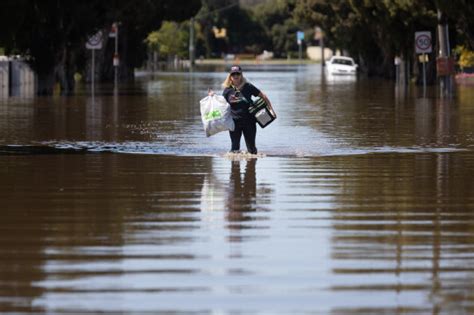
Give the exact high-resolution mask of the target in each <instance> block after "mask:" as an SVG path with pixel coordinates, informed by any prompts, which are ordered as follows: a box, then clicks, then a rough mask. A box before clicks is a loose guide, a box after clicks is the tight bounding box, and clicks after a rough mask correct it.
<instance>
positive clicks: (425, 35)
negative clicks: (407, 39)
mask: <svg viewBox="0 0 474 315" xmlns="http://www.w3.org/2000/svg"><path fill="white" fill-rule="evenodd" d="M431 50H432V44H431V32H429V31H424V32H415V52H416V53H417V54H429V53H431Z"/></svg>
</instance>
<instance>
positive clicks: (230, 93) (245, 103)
mask: <svg viewBox="0 0 474 315" xmlns="http://www.w3.org/2000/svg"><path fill="white" fill-rule="evenodd" d="M222 86H223V87H224V92H223V93H222V94H223V95H224V97H225V99H226V100H227V102H228V103H229V104H230V109H231V113H232V118H233V119H234V123H235V129H234V131H229V134H230V140H231V141H232V147H231V149H230V151H231V152H239V150H240V138H241V137H242V133H243V134H244V139H245V144H246V145H247V151H248V152H249V153H251V154H257V147H256V146H255V137H256V136H257V121H256V120H255V117H254V116H253V115H252V114H250V113H249V107H250V106H251V105H252V96H259V97H261V98H263V99H264V100H265V102H267V104H269V105H270V106H271V103H270V101H269V100H268V98H267V96H266V95H265V94H263V93H262V92H261V91H260V90H259V89H258V88H256V87H255V86H254V85H253V84H251V83H249V82H247V80H246V79H245V78H244V76H243V75H242V68H241V67H240V66H232V67H231V68H230V71H229V74H228V75H227V78H226V79H225V81H224V83H222Z"/></svg>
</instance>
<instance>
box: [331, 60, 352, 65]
mask: <svg viewBox="0 0 474 315" xmlns="http://www.w3.org/2000/svg"><path fill="white" fill-rule="evenodd" d="M332 63H335V64H338V65H347V66H352V60H348V59H334V60H333V61H332Z"/></svg>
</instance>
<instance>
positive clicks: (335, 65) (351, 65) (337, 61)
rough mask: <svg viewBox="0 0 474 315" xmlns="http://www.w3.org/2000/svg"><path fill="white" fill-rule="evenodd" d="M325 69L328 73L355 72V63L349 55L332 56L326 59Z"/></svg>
mask: <svg viewBox="0 0 474 315" xmlns="http://www.w3.org/2000/svg"><path fill="white" fill-rule="evenodd" d="M326 69H327V71H328V73H329V74H356V73H357V64H356V63H355V62H354V59H352V58H351V57H344V56H333V57H331V59H329V61H326Z"/></svg>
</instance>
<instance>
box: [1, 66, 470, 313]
mask: <svg viewBox="0 0 474 315" xmlns="http://www.w3.org/2000/svg"><path fill="white" fill-rule="evenodd" d="M243 68H244V74H245V75H246V76H247V78H248V79H249V81H250V82H252V83H254V84H255V85H256V86H257V87H259V88H260V89H262V90H263V91H264V92H265V93H266V94H267V95H268V96H269V98H270V99H271V100H272V103H273V107H274V108H275V110H276V112H277V114H278V119H277V120H276V121H275V122H274V123H272V124H271V125H270V126H268V127H267V128H265V129H260V128H259V129H258V131H257V147H258V149H259V152H261V153H262V154H264V155H265V156H263V157H260V158H258V159H249V160H245V159H241V160H230V159H228V158H226V157H225V156H224V155H225V153H226V152H227V151H228V150H229V149H230V139H229V136H228V134H226V133H221V134H218V135H216V136H213V137H210V138H206V136H205V133H204V130H203V127H202V122H201V119H200V113H199V100H200V99H201V98H203V97H205V96H206V94H207V89H208V88H213V89H214V90H215V91H219V93H220V92H221V91H222V89H221V88H220V84H221V83H222V81H223V80H224V78H225V72H224V68H216V69H212V70H213V71H207V70H204V69H198V70H196V71H195V72H192V73H183V72H166V73H160V74H156V75H147V74H145V73H141V74H139V75H138V77H137V80H136V82H135V83H134V84H133V85H127V86H122V87H121V88H120V91H119V93H118V94H117V93H116V94H114V93H113V89H112V87H110V86H100V87H99V88H98V90H97V94H96V95H95V96H94V97H92V96H91V95H90V94H89V93H88V91H87V90H79V91H78V94H77V95H76V96H74V97H59V96H56V97H50V98H46V97H37V98H28V97H13V98H0V198H1V200H2V203H1V204H2V206H1V209H2V210H1V213H2V219H1V221H0V312H3V313H15V314H21V313H47V314H58V313H81V312H83V313H84V312H114V313H127V314H128V313H133V314H141V313H143V312H154V313H159V312H161V313H164V314H209V315H217V314H219V315H220V314H226V315H230V314H258V315H261V314H265V315H266V314H344V315H349V314H350V315H355V314H358V315H359V314H360V315H362V314H433V315H434V314H471V313H473V312H474V293H473V292H474V267H473V266H474V181H473V177H474V102H473V99H474V88H473V87H472V86H461V85H460V86H457V91H456V93H457V96H456V97H455V98H454V99H452V100H443V99H439V98H437V97H436V94H437V92H436V91H435V90H429V91H428V97H427V98H422V97H420V96H421V95H422V94H421V91H419V90H417V89H415V88H412V89H411V90H409V91H400V90H398V89H396V88H395V87H394V86H393V82H389V81H382V80H369V79H366V78H362V77H360V78H358V79H355V78H353V79H351V78H343V77H342V78H332V77H327V76H326V75H324V74H322V73H321V69H320V66H319V65H305V66H275V65H273V66H269V65H261V66H256V65H253V66H245V65H244V66H243ZM405 92H406V93H405ZM242 144H243V140H242ZM242 147H244V146H242Z"/></svg>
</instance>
